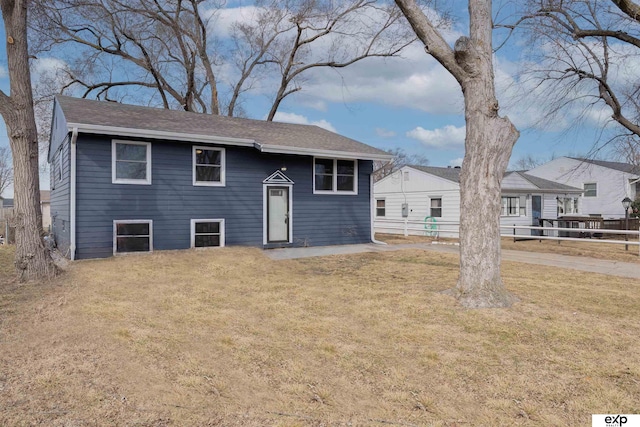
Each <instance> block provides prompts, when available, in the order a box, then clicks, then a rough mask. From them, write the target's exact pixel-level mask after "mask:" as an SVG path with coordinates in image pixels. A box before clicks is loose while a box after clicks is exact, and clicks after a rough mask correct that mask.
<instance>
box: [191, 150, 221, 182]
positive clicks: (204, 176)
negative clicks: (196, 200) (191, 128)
mask: <svg viewBox="0 0 640 427" xmlns="http://www.w3.org/2000/svg"><path fill="white" fill-rule="evenodd" d="M224 184H225V151H224V148H213V147H193V185H208V186H213V187H223V186H224Z"/></svg>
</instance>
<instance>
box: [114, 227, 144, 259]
mask: <svg viewBox="0 0 640 427" xmlns="http://www.w3.org/2000/svg"><path fill="white" fill-rule="evenodd" d="M129 252H153V221H151V220H150V219H136V220H117V221H113V253H114V254H122V253H129Z"/></svg>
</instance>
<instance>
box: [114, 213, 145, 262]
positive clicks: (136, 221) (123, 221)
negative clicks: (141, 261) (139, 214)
mask: <svg viewBox="0 0 640 427" xmlns="http://www.w3.org/2000/svg"><path fill="white" fill-rule="evenodd" d="M118 224H149V251H148V252H142V251H136V252H118V230H117V227H116V226H117V225H118ZM152 252H153V220H151V219H116V220H114V221H113V255H117V256H123V255H134V254H150V253H152Z"/></svg>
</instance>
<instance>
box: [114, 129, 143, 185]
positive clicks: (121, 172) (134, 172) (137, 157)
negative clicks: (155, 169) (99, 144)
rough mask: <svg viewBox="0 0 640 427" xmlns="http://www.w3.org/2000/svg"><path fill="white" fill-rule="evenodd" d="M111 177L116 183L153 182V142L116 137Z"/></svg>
mask: <svg viewBox="0 0 640 427" xmlns="http://www.w3.org/2000/svg"><path fill="white" fill-rule="evenodd" d="M111 178H112V179H111V182H113V183H114V184H144V185H149V184H151V143H150V142H134V141H118V140H115V139H114V140H113V141H112V142H111Z"/></svg>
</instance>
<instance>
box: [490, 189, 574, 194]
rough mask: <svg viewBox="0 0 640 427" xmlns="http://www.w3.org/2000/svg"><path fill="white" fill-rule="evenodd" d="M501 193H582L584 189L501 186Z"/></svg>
mask: <svg viewBox="0 0 640 427" xmlns="http://www.w3.org/2000/svg"><path fill="white" fill-rule="evenodd" d="M501 192H503V193H531V194H533V193H545V194H582V193H584V190H580V189H579V188H576V189H559V188H555V189H543V188H503V189H502V190H501Z"/></svg>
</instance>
